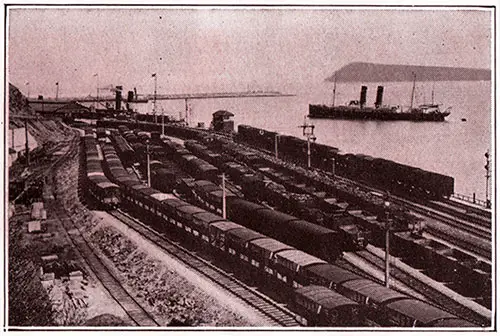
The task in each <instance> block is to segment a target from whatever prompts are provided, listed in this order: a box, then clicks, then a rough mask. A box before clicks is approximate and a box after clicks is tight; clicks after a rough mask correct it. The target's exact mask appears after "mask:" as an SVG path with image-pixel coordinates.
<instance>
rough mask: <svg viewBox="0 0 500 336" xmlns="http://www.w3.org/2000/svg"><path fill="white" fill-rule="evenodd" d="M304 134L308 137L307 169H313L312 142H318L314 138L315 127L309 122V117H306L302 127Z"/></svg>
mask: <svg viewBox="0 0 500 336" xmlns="http://www.w3.org/2000/svg"><path fill="white" fill-rule="evenodd" d="M299 127H301V128H302V134H303V135H304V136H305V137H307V168H311V140H312V141H313V142H314V141H316V137H315V136H314V125H311V124H309V123H308V122H307V116H305V117H304V124H303V125H300V126H299Z"/></svg>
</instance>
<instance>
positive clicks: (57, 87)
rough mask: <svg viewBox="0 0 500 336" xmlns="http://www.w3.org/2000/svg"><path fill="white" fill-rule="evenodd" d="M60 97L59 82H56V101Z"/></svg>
mask: <svg viewBox="0 0 500 336" xmlns="http://www.w3.org/2000/svg"><path fill="white" fill-rule="evenodd" d="M58 97H59V82H56V100H57V98H58Z"/></svg>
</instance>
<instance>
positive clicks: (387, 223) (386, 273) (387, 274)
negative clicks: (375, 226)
mask: <svg viewBox="0 0 500 336" xmlns="http://www.w3.org/2000/svg"><path fill="white" fill-rule="evenodd" d="M390 205H391V203H390V202H389V201H385V202H384V206H385V207H386V213H385V214H386V222H385V287H387V288H389V276H390V275H389V271H390V269H389V268H390V262H389V257H390V254H389V234H390V230H391V222H390V220H389V206H390Z"/></svg>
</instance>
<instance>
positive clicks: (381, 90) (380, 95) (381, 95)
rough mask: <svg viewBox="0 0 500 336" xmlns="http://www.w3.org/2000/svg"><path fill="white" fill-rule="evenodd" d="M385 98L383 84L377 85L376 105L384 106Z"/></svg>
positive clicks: (377, 106)
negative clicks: (383, 100)
mask: <svg viewBox="0 0 500 336" xmlns="http://www.w3.org/2000/svg"><path fill="white" fill-rule="evenodd" d="M383 98H384V87H383V86H378V87H377V100H376V101H375V107H376V108H379V107H380V106H382V99H383Z"/></svg>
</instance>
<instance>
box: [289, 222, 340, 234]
mask: <svg viewBox="0 0 500 336" xmlns="http://www.w3.org/2000/svg"><path fill="white" fill-rule="evenodd" d="M288 225H290V227H294V228H296V229H297V230H299V231H300V232H304V231H305V232H308V233H311V234H315V235H323V234H328V233H332V232H333V231H332V230H330V229H328V228H325V227H323V226H319V225H317V224H314V223H311V222H308V221H305V220H301V219H298V220H293V221H290V222H289V223H288Z"/></svg>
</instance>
